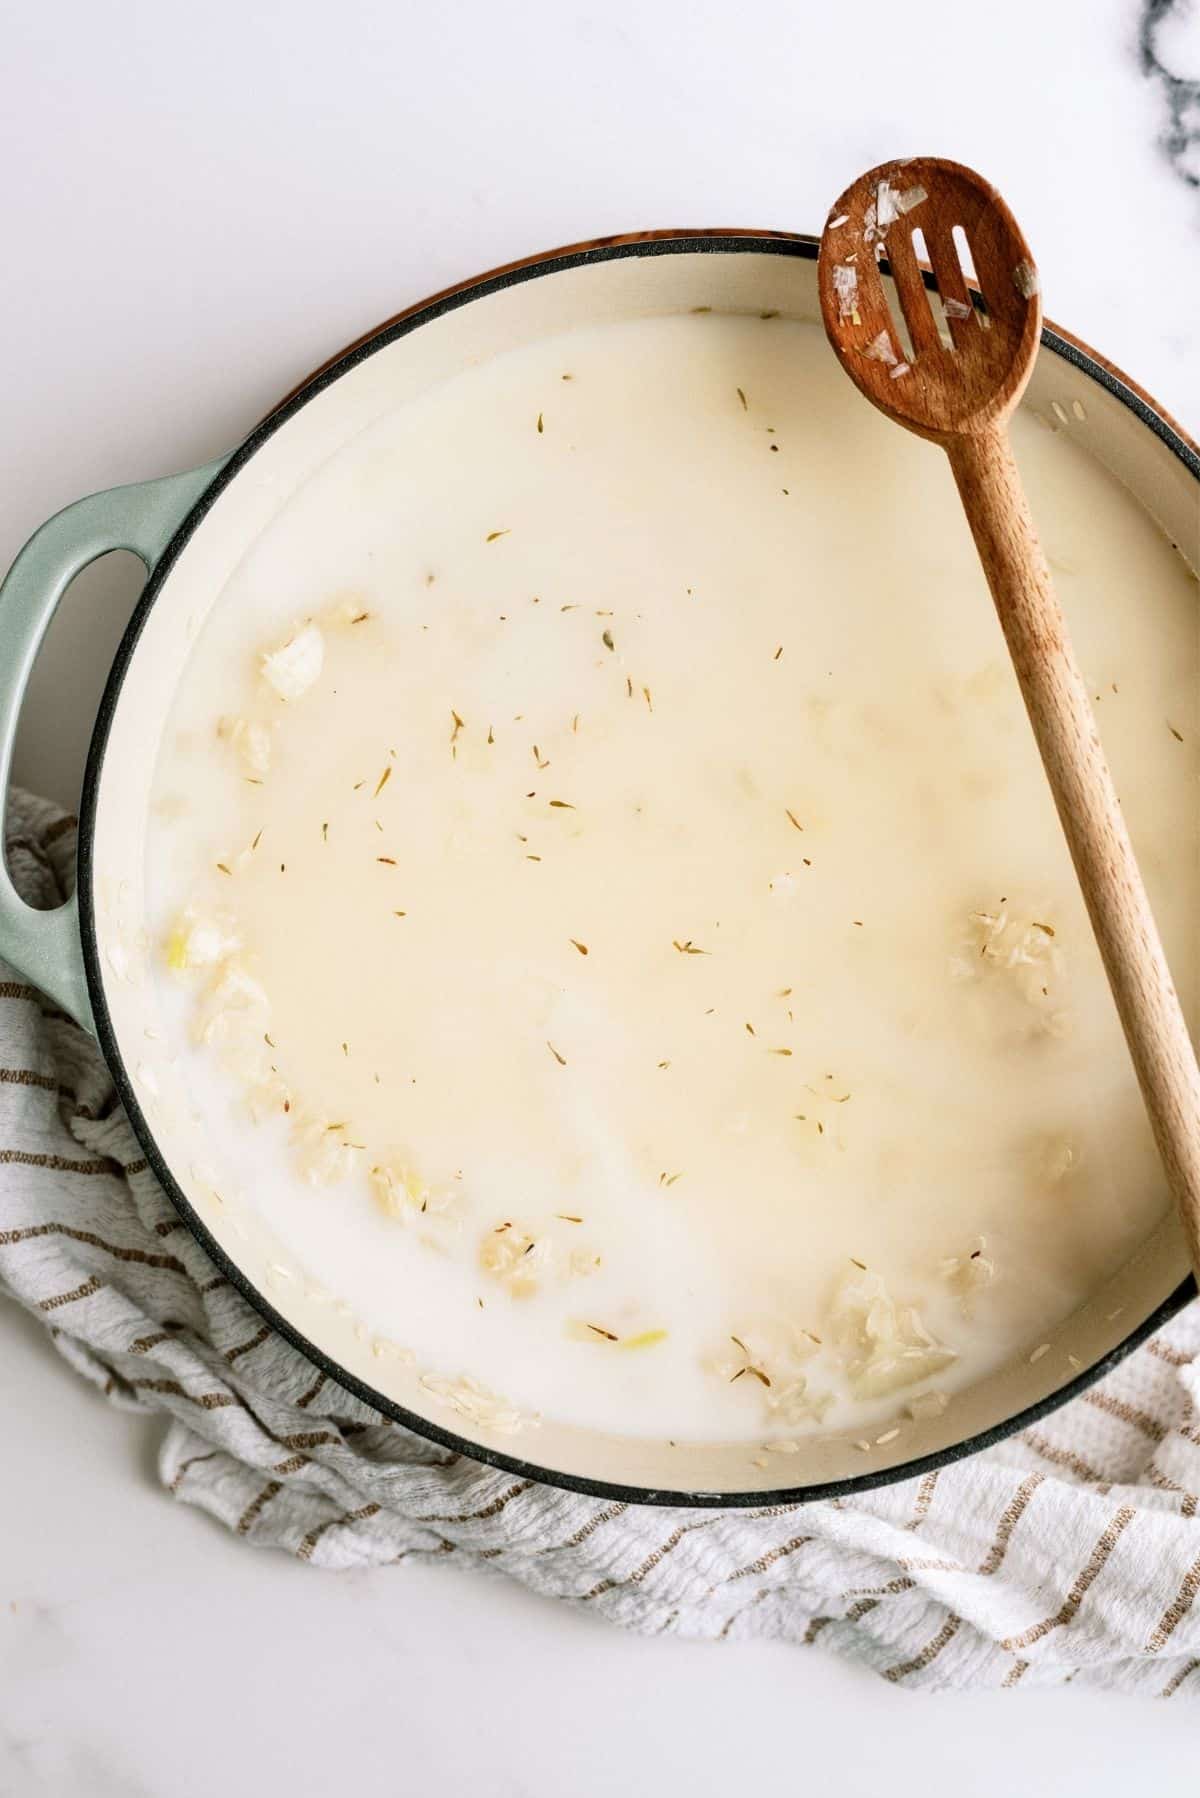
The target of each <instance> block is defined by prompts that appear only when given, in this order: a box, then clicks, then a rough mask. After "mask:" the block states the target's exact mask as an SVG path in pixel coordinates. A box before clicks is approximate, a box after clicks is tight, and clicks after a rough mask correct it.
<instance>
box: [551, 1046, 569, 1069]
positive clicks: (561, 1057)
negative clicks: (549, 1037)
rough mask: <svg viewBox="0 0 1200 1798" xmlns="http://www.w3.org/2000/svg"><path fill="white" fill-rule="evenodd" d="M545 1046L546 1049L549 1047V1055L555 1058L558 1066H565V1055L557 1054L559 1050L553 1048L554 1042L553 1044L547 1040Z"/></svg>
mask: <svg viewBox="0 0 1200 1798" xmlns="http://www.w3.org/2000/svg"><path fill="white" fill-rule="evenodd" d="M546 1047H547V1048H548V1049H549V1051H550V1053H551V1055H553V1057H554V1059H555V1061H556V1062H557V1063H558V1065H559V1067H560V1068H565V1067H566V1065H567V1058H566V1056H565V1055H560V1054H559V1052H558V1050H557V1049H556V1048H555V1047H554V1044H553V1043H551V1042H548V1043H547V1044H546Z"/></svg>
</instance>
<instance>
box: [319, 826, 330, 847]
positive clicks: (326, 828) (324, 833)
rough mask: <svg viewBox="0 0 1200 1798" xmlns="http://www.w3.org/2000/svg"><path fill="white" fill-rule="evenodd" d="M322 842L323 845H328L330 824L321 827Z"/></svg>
mask: <svg viewBox="0 0 1200 1798" xmlns="http://www.w3.org/2000/svg"><path fill="white" fill-rule="evenodd" d="M321 841H322V842H323V843H327V842H328V841H329V826H328V824H322V826H321Z"/></svg>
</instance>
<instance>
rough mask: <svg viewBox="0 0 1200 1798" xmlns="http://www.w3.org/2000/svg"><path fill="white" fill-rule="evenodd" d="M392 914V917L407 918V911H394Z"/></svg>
mask: <svg viewBox="0 0 1200 1798" xmlns="http://www.w3.org/2000/svg"><path fill="white" fill-rule="evenodd" d="M392 916H393V918H407V916H408V913H407V912H406V911H394V912H393V913H392Z"/></svg>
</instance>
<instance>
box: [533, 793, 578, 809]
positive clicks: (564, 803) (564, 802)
mask: <svg viewBox="0 0 1200 1798" xmlns="http://www.w3.org/2000/svg"><path fill="white" fill-rule="evenodd" d="M529 797H530V798H531V799H532V798H533V794H532V793H531V794H530V795H529ZM549 803H550V804H551V805H552V806H554V807H555V809H556V810H557V811H560V812H573V811H574V810H575V807H574V806H573V805H572V804H571V801H570V800H569V799H551V800H550V802H549Z"/></svg>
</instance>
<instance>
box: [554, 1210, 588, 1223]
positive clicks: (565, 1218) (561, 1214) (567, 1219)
mask: <svg viewBox="0 0 1200 1798" xmlns="http://www.w3.org/2000/svg"><path fill="white" fill-rule="evenodd" d="M554 1215H555V1217H557V1218H560V1219H561V1220H562V1222H563V1223H564V1224H581V1223H582V1222H583V1219H582V1218H581V1217H574V1216H572V1214H571V1213H570V1212H569V1211H556V1212H555V1213H554Z"/></svg>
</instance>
